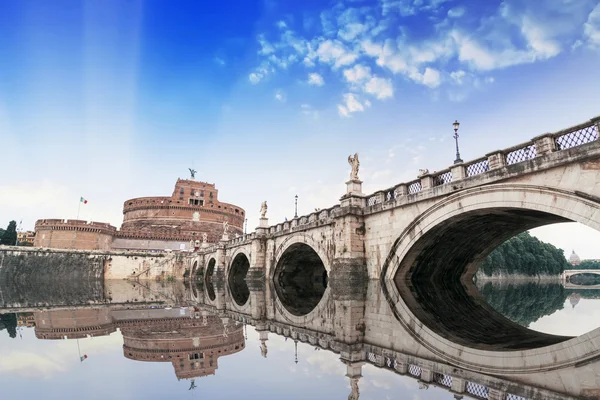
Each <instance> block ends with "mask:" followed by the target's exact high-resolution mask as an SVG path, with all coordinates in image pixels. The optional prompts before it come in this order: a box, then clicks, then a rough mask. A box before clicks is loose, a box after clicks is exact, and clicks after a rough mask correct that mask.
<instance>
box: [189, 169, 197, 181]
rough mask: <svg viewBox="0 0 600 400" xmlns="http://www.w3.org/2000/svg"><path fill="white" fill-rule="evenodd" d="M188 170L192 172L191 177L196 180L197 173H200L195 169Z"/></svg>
mask: <svg viewBox="0 0 600 400" xmlns="http://www.w3.org/2000/svg"><path fill="white" fill-rule="evenodd" d="M188 169H189V170H190V175H191V176H192V179H196V172H198V171H196V170H195V169H193V168H188Z"/></svg>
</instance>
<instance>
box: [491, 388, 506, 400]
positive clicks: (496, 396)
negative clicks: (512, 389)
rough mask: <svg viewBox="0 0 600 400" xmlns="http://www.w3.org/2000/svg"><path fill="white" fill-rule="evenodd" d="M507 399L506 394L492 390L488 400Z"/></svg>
mask: <svg viewBox="0 0 600 400" xmlns="http://www.w3.org/2000/svg"><path fill="white" fill-rule="evenodd" d="M505 399H506V393H505V392H503V391H501V390H498V389H491V388H490V391H489V392H488V400H505Z"/></svg>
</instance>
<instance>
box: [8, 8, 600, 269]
mask: <svg viewBox="0 0 600 400" xmlns="http://www.w3.org/2000/svg"><path fill="white" fill-rule="evenodd" d="M599 61H600V2H599V1H598V0H547V1H543V2H533V1H527V0H504V1H497V0H490V1H486V2H482V1H477V0H470V1H455V0H369V1H367V0H364V1H361V0H340V1H331V2H328V1H322V0H318V1H317V0H305V1H302V2H291V1H283V0H281V1H275V0H257V1H254V0H244V1H241V0H238V1H233V0H230V1H226V0H224V1H219V2H198V1H186V0H180V1H178V4H177V7H174V6H173V3H172V2H170V1H167V0H151V1H150V0H147V1H142V0H129V1H120V0H102V1H100V0H95V1H83V0H79V1H74V0H62V1H61V2H60V6H58V5H57V4H56V3H55V2H33V1H30V2H25V1H21V0H0V156H1V157H2V164H1V165H2V166H3V168H2V170H1V171H0V226H2V227H4V226H6V225H7V224H8V222H9V221H10V220H12V219H15V220H17V221H21V220H22V221H23V222H22V228H23V229H33V227H34V224H35V221H36V220H37V219H40V218H75V217H76V215H77V211H78V205H79V199H80V197H84V198H85V199H87V200H88V203H87V204H86V205H84V206H82V207H81V211H80V218H81V219H86V220H95V221H102V222H110V223H112V224H113V225H115V226H120V224H121V222H122V206H123V202H124V201H125V200H127V199H129V198H133V197H143V196H160V195H170V194H171V193H172V190H173V186H174V183H175V181H176V179H177V178H178V177H181V178H185V177H187V176H188V168H189V167H193V168H194V169H196V170H197V171H198V173H197V174H196V177H197V179H199V180H203V181H207V182H210V183H215V184H216V185H217V188H218V189H219V199H220V200H222V201H225V202H229V203H233V204H236V205H240V206H241V207H243V208H245V209H246V211H247V216H248V231H252V230H253V227H255V226H257V225H258V216H259V210H260V204H261V202H262V201H263V200H267V201H268V204H269V214H268V216H269V218H270V222H271V223H277V222H280V221H282V220H283V219H284V218H286V217H287V218H288V219H289V218H291V217H292V216H293V214H294V196H295V195H298V212H299V214H300V215H303V214H308V213H309V212H311V211H313V210H314V209H315V208H327V207H330V206H332V205H334V204H336V203H338V202H339V197H340V196H341V195H343V194H344V193H345V186H344V182H345V181H346V180H347V178H348V174H349V166H348V163H347V157H348V155H349V154H354V153H356V152H358V153H359V154H360V160H361V169H360V173H359V174H360V178H361V179H362V180H363V181H364V183H363V191H364V192H365V193H370V192H373V191H375V190H378V189H381V188H386V187H390V186H393V185H396V184H398V183H400V182H406V181H409V180H412V179H415V178H416V176H417V174H418V170H419V169H422V168H427V169H429V170H431V171H433V170H441V169H444V168H446V167H448V166H449V165H451V164H452V162H453V160H454V156H455V149H454V141H453V139H452V134H453V130H452V122H454V120H459V122H460V123H461V125H460V130H459V134H460V149H461V155H462V158H463V159H464V160H471V159H475V158H477V157H480V156H482V155H485V154H486V153H488V152H489V151H493V150H496V149H500V148H505V147H509V146H512V145H514V144H517V143H521V142H524V141H526V140H529V139H531V138H533V137H534V136H537V135H539V134H541V133H545V132H553V131H557V130H560V129H563V128H565V127H568V126H571V125H574V124H577V123H580V122H584V121H587V120H589V119H590V118H592V117H594V116H597V115H599V114H600V109H599V108H598V106H597V104H598V94H599V93H600V80H599V79H598V78H597V68H598V65H599ZM535 232H536V235H538V236H539V237H540V238H543V239H546V240H550V241H551V242H552V243H553V244H555V245H557V246H560V247H561V248H563V249H564V250H565V252H567V253H568V254H570V251H571V250H576V251H577V253H578V254H579V255H580V256H581V257H582V258H600V247H599V246H596V245H595V243H597V241H598V239H599V238H600V234H598V233H597V232H595V231H593V232H592V233H590V231H589V230H586V229H585V227H582V226H577V225H573V224H571V225H568V226H566V227H564V226H563V227H554V228H547V229H541V230H537V231H535ZM590 235H591V236H590ZM594 235H597V236H594ZM568 254H567V255H568Z"/></svg>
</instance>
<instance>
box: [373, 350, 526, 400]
mask: <svg viewBox="0 0 600 400" xmlns="http://www.w3.org/2000/svg"><path fill="white" fill-rule="evenodd" d="M366 358H367V361H368V362H369V363H370V364H373V365H375V366H377V367H379V368H385V369H390V370H392V371H394V372H395V373H397V374H399V375H407V376H411V377H413V378H415V379H418V380H419V382H422V383H424V384H426V385H429V384H433V385H435V386H438V387H441V388H445V389H447V390H449V391H451V392H454V393H460V394H464V395H467V396H469V397H472V398H475V399H482V400H483V399H501V400H527V398H526V397H521V396H519V395H516V394H512V393H504V392H501V391H498V390H495V389H492V388H490V387H488V386H486V385H483V384H481V383H477V382H473V381H471V380H466V379H464V378H458V377H453V376H452V375H449V374H447V373H444V372H442V371H435V370H434V369H432V368H431V367H432V366H433V365H432V364H431V363H428V364H427V365H418V363H416V362H414V361H413V362H406V361H402V360H397V359H395V358H394V356H392V355H378V354H375V353H373V352H367V353H366Z"/></svg>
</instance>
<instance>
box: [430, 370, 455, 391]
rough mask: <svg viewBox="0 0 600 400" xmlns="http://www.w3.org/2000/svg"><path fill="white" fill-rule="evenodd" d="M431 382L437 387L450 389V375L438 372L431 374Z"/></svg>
mask: <svg viewBox="0 0 600 400" xmlns="http://www.w3.org/2000/svg"><path fill="white" fill-rule="evenodd" d="M433 381H434V382H435V383H437V384H439V385H442V386H445V387H448V388H449V387H452V377H451V376H450V375H446V374H441V373H439V372H434V373H433Z"/></svg>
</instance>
